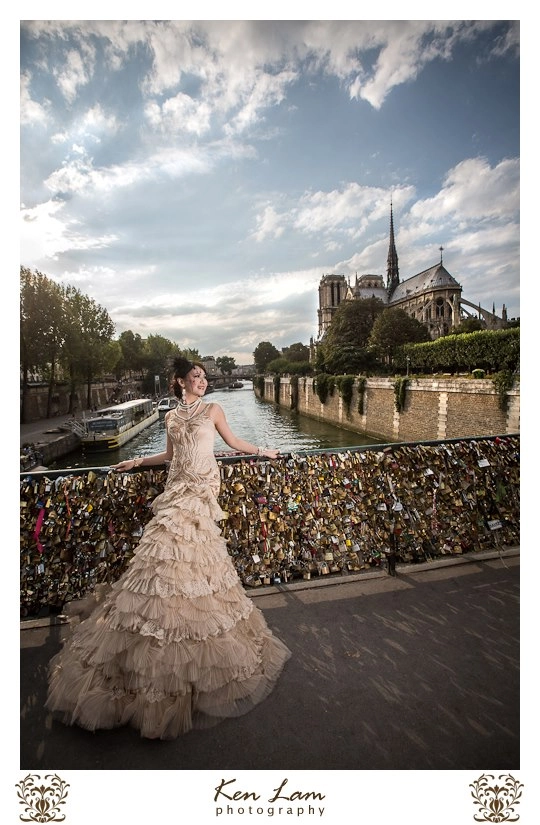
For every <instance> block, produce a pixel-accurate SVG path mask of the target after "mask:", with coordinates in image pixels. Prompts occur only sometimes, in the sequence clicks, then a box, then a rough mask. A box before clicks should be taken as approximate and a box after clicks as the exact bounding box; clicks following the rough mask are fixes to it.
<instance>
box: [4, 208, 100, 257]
mask: <svg viewBox="0 0 540 825" xmlns="http://www.w3.org/2000/svg"><path fill="white" fill-rule="evenodd" d="M64 208H65V204H64V203H63V202H62V201H54V200H50V201H47V202H46V203H41V204H39V205H38V206H35V207H32V208H29V209H27V208H25V207H24V205H23V207H22V209H21V212H20V218H21V227H20V243H21V251H22V252H21V261H22V264H23V266H27V267H30V268H32V267H34V266H38V265H39V263H40V262H41V261H46V260H47V259H51V260H54V259H56V258H57V257H58V256H59V255H60V254H61V253H62V252H66V251H74V250H88V249H99V248H103V247H105V246H109V245H110V244H111V243H113V242H114V241H115V240H116V236H115V235H113V234H111V235H107V236H100V237H98V236H91V235H89V234H88V233H87V232H85V231H84V230H83V228H81V227H80V225H79V224H78V223H77V221H75V220H74V219H72V218H69V217H68V216H66V215H63V212H64Z"/></svg>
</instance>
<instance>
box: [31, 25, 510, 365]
mask: <svg viewBox="0 0 540 825" xmlns="http://www.w3.org/2000/svg"><path fill="white" fill-rule="evenodd" d="M119 17H121V16H120V15H119ZM20 32H21V41H20V77H21V104H20V127H21V132H20V172H21V178H20V202H21V206H20V218H21V221H20V263H21V265H23V266H26V267H29V268H30V269H33V270H34V269H36V270H39V271H40V272H42V273H43V274H45V275H47V276H48V277H50V278H52V279H53V280H55V281H57V282H58V283H61V284H66V285H67V284H70V285H72V286H75V287H77V288H78V289H80V290H81V291H82V292H83V293H85V294H87V295H89V296H90V297H91V298H93V299H94V300H95V301H96V302H97V303H98V304H100V305H101V306H103V307H104V308H105V309H107V311H108V313H109V315H110V317H111V319H112V321H113V322H114V325H115V334H116V336H119V335H120V334H121V333H122V332H123V331H125V330H128V329H129V330H132V331H133V332H134V333H138V334H139V335H141V336H142V337H143V338H146V337H147V336H148V335H156V334H157V335H162V336H164V337H166V338H169V339H170V340H172V341H175V342H176V343H177V344H178V345H179V346H180V347H181V348H185V347H189V348H194V349H196V350H198V351H199V353H200V355H202V356H207V355H214V356H215V357H218V356H223V355H229V356H232V357H233V358H235V360H236V362H237V364H249V363H251V362H252V360H253V351H254V349H255V347H256V346H257V344H258V343H260V342H261V341H270V342H271V343H273V344H274V345H275V346H276V347H277V348H278V349H281V348H282V347H286V346H289V345H290V344H293V343H297V342H301V343H304V344H308V343H309V341H310V339H311V338H316V336H317V307H318V291H317V289H318V284H319V282H320V279H321V277H322V276H323V275H324V274H327V273H330V272H333V273H338V274H343V275H345V276H346V277H347V278H351V279H353V280H354V277H355V275H356V274H358V275H362V274H366V273H370V274H381V275H383V276H386V258H387V253H388V238H389V219H390V204H391V203H392V204H393V213H394V229H395V239H396V247H397V252H398V256H399V270H400V278H401V279H402V280H404V279H406V278H409V277H412V276H413V275H415V274H416V273H418V272H420V271H422V270H424V269H426V268H428V267H430V266H432V265H434V264H435V263H437V262H438V261H439V259H440V256H441V252H440V247H441V246H442V247H443V252H442V255H443V262H444V265H445V267H446V269H447V270H448V271H449V272H450V274H451V275H453V276H454V278H456V280H457V281H458V282H459V283H460V284H461V286H462V288H463V297H464V298H466V299H467V300H469V301H472V302H474V303H476V304H481V305H482V306H483V307H485V308H486V309H489V310H491V309H492V308H493V305H495V311H496V312H497V314H498V315H500V314H501V311H502V307H503V305H505V306H506V309H507V313H508V317H509V318H514V317H519V316H520V275H519V268H520V215H519V207H520V24H519V21H518V20H514V21H511V20H490V21H486V20H476V21H468V20H445V21H441V20H439V21H429V20H379V21H371V20H347V19H345V20H333V21H332V20H330V21H328V20H313V21H305V20H269V19H266V20H249V21H246V20H225V21H223V20H199V21H197V22H194V21H189V20H188V21H186V20H167V19H158V20H125V19H118V20H116V19H112V20H98V21H96V20H78V21H77V20H61V19H58V20H50V21H44V20H34V19H33V18H31V17H28V18H27V19H25V20H22V21H21V23H20Z"/></svg>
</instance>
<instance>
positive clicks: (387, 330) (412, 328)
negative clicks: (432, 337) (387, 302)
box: [369, 309, 429, 364]
mask: <svg viewBox="0 0 540 825" xmlns="http://www.w3.org/2000/svg"><path fill="white" fill-rule="evenodd" d="M423 341H429V333H428V331H427V329H426V327H425V326H424V324H421V323H420V321H417V320H416V318H411V316H410V315H408V314H407V313H406V312H405V310H403V309H385V310H384V311H383V312H381V314H380V315H379V317H378V318H377V319H376V321H375V323H374V324H373V329H372V331H371V335H370V338H369V343H370V346H371V347H373V349H374V350H375V351H376V352H377V353H378V354H379V356H380V357H381V358H383V359H384V360H386V361H387V362H388V363H389V364H391V363H392V359H393V357H394V354H395V353H396V351H397V349H398V348H399V347H400V346H402V345H403V344H419V343H422V342H423Z"/></svg>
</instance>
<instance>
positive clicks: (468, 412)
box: [264, 377, 520, 441]
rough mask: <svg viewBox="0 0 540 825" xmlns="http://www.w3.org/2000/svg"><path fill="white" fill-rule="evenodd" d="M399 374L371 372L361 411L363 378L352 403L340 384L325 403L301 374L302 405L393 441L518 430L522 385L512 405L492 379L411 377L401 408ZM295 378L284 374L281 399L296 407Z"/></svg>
mask: <svg viewBox="0 0 540 825" xmlns="http://www.w3.org/2000/svg"><path fill="white" fill-rule="evenodd" d="M394 381H395V379H394V378H368V379H367V381H366V384H365V387H364V398H363V407H362V413H360V412H359V403H358V401H359V399H358V382H355V387H354V390H353V397H352V401H351V404H350V407H349V409H347V408H346V405H345V404H344V402H343V399H342V398H341V397H340V395H339V391H338V389H337V387H336V388H335V389H334V392H333V394H332V395H328V398H327V399H326V402H325V404H321V402H320V400H319V398H318V396H317V393H316V391H315V389H314V379H313V378H299V379H298V392H297V395H298V404H297V410H298V412H299V413H301V414H302V415H306V416H308V417H309V418H315V419H317V420H319V421H325V422H326V423H328V424H335V425H336V426H338V427H343V428H344V429H347V430H352V431H353V432H357V433H364V434H366V435H370V436H376V437H383V438H385V439H388V441H433V440H440V439H448V438H464V437H471V436H481V435H494V434H497V435H502V434H510V433H518V432H519V428H520V390H519V385H517V386H515V387H514V388H513V389H512V390H511V392H510V393H509V394H508V404H507V408H506V410H503V409H501V406H500V403H499V397H498V394H497V392H496V390H495V387H494V386H493V382H492V381H491V380H490V379H487V378H484V379H470V378H448V379H445V378H411V379H410V380H409V384H408V386H407V390H406V394H405V404H404V407H403V409H402V410H401V412H397V410H396V407H395V395H394ZM292 397H293V393H292V388H291V379H290V378H284V377H282V378H281V380H280V387H279V403H280V405H281V406H284V407H287V408H288V409H291V407H292ZM264 398H265V400H267V401H272V402H273V401H274V382H273V379H272V378H271V377H268V378H266V379H265V387H264Z"/></svg>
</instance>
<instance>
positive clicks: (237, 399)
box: [48, 382, 381, 470]
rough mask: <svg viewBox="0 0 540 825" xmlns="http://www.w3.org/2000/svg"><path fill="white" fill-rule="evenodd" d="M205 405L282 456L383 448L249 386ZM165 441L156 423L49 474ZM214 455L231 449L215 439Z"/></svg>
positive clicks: (101, 463)
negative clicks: (261, 395)
mask: <svg viewBox="0 0 540 825" xmlns="http://www.w3.org/2000/svg"><path fill="white" fill-rule="evenodd" d="M207 400H208V401H215V402H217V403H218V404H220V406H221V407H222V408H223V411H224V412H225V416H226V418H227V422H228V424H229V426H230V428H231V430H232V431H233V433H234V434H235V435H237V436H239V438H243V439H245V440H246V441H249V442H250V443H251V444H257V445H259V444H260V445H261V446H264V447H274V448H276V449H278V450H280V451H281V452H282V453H292V452H298V451H300V450H323V449H332V448H336V449H340V448H343V447H357V446H360V445H362V444H377V443H381V442H380V441H378V440H377V439H374V438H370V437H368V436H364V435H360V434H358V433H353V432H350V431H349V430H343V429H341V428H340V427H335V426H333V425H332V424H326V423H324V422H321V421H316V420H314V419H311V418H307V417H306V416H303V415H299V414H298V413H296V412H293V411H291V410H286V409H284V408H282V407H278V406H276V405H275V404H272V403H269V402H268V401H261V400H260V399H259V398H257V396H256V395H255V393H254V391H253V386H252V384H251V382H245V383H244V386H243V388H242V389H237V390H215V392H213V393H212V394H211V395H209V396H208V398H207ZM165 440H166V439H165V423H164V421H163V419H160V420H159V421H157V422H156V423H155V424H152V425H151V426H150V427H148V428H147V429H146V430H143V432H142V433H139V435H138V436H136V437H135V438H133V439H132V440H131V441H129V442H128V443H127V444H125V445H124V446H123V447H120V448H119V449H118V450H114V451H112V450H111V451H110V452H107V453H94V452H92V453H85V452H84V451H83V450H77V451H75V452H72V453H70V454H69V455H66V456H64V457H63V458H61V459H58V460H57V461H55V462H54V463H52V462H51V463H50V464H49V465H48V466H49V469H51V470H55V469H58V470H62V469H68V468H76V467H107V466H109V465H111V464H116V463H117V462H119V461H123V460H125V459H127V458H132V457H133V456H144V455H151V454H152V453H160V452H162V451H163V450H164V449H165ZM215 450H216V452H225V451H229V450H230V448H229V447H228V446H227V445H226V444H225V443H224V442H223V440H222V439H221V437H220V436H219V435H217V434H216V443H215Z"/></svg>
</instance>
